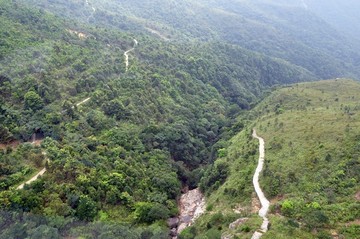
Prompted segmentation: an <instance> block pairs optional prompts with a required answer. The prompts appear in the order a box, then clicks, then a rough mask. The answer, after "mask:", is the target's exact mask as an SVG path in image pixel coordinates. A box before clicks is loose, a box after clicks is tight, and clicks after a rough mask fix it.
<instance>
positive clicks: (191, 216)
mask: <svg viewBox="0 0 360 239" xmlns="http://www.w3.org/2000/svg"><path fill="white" fill-rule="evenodd" d="M204 212H205V197H204V195H203V194H202V192H201V191H200V189H198V188H196V189H193V190H189V191H187V192H186V193H184V194H182V195H181V197H180V200H179V216H178V217H174V218H170V219H169V220H168V225H169V227H170V228H171V236H172V238H173V239H177V236H178V234H180V233H181V232H182V231H183V230H184V229H185V228H187V227H189V226H191V225H192V224H193V223H194V222H195V220H196V219H197V218H198V217H199V216H201V215H202V214H203V213H204Z"/></svg>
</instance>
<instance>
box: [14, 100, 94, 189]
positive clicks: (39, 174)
mask: <svg viewBox="0 0 360 239" xmlns="http://www.w3.org/2000/svg"><path fill="white" fill-rule="evenodd" d="M90 99H91V97H88V98H86V99H85V100H83V101H80V102H79V103H77V104H76V106H79V105H82V104H84V103H86V102H88V101H89V100H90ZM72 108H74V106H73V107H72ZM41 141H42V140H36V138H35V139H33V140H32V142H31V144H33V145H37V146H40V144H41ZM42 154H43V155H44V156H45V160H46V161H47V162H48V163H49V162H50V160H49V158H48V157H47V156H46V152H45V151H42ZM45 172H46V168H45V167H44V168H43V169H41V170H40V172H38V173H37V174H36V175H35V176H34V177H32V178H30V179H29V180H28V181H26V182H24V183H22V184H21V185H20V186H18V187H17V188H16V189H17V190H19V189H23V188H24V186H25V185H26V184H30V183H32V182H34V181H35V180H37V179H38V178H39V177H40V176H42V175H43V174H44V173H45Z"/></svg>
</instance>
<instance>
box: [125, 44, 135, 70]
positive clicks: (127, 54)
mask: <svg viewBox="0 0 360 239" xmlns="http://www.w3.org/2000/svg"><path fill="white" fill-rule="evenodd" d="M137 44H138V41H137V40H136V39H134V47H133V48H131V49H129V50H127V51H125V52H124V56H125V72H127V71H128V70H129V53H130V52H131V51H133V50H135V47H136V46H137Z"/></svg>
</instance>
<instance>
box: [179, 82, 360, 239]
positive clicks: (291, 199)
mask: <svg viewBox="0 0 360 239" xmlns="http://www.w3.org/2000/svg"><path fill="white" fill-rule="evenodd" d="M359 90H360V84H359V83H358V82H354V81H351V80H344V79H341V80H340V79H339V80H329V81H320V82H314V83H302V84H295V85H291V86H289V87H285V88H282V89H279V90H277V91H275V92H274V93H272V94H271V95H270V96H269V97H267V98H266V99H265V100H264V101H263V102H261V103H260V104H259V105H257V106H256V107H255V108H254V110H252V111H251V113H250V114H249V115H248V116H247V117H246V119H243V121H247V120H249V121H250V122H249V124H248V127H247V128H246V129H245V130H244V131H242V132H241V133H239V134H237V135H236V136H235V137H234V138H232V139H231V140H230V141H229V145H228V147H226V148H225V149H224V153H223V157H222V158H219V159H218V160H217V161H216V162H215V167H217V168H229V169H230V170H229V172H228V175H227V179H226V180H223V179H221V175H218V176H217V178H215V177H214V176H213V175H214V174H213V175H212V176H211V175H210V176H208V177H204V178H203V181H202V182H201V184H200V185H202V187H203V189H204V190H205V192H207V194H208V195H209V200H208V213H206V214H205V215H204V216H203V217H202V218H201V220H200V221H199V223H198V224H197V225H196V226H195V227H192V228H189V229H187V231H186V235H187V236H188V237H185V238H192V237H194V236H195V235H196V234H198V235H204V234H206V235H210V234H214V233H215V234H216V233H217V234H218V235H221V234H222V235H236V236H237V238H250V237H251V235H252V233H253V232H254V231H255V230H256V229H257V228H259V227H260V224H261V221H260V218H259V217H258V216H257V215H254V213H255V212H257V209H256V208H257V207H258V206H259V205H258V202H257V199H256V196H255V195H254V193H253V187H252V183H251V182H252V175H253V173H254V171H255V167H256V158H257V155H258V151H257V147H256V146H257V141H256V140H255V139H254V138H252V137H251V131H252V128H255V129H256V130H257V133H258V135H261V137H263V138H264V140H265V152H266V153H265V165H264V169H263V172H262V175H261V178H260V184H261V186H262V188H263V190H264V192H265V194H266V197H267V198H268V199H269V200H270V202H271V209H270V214H269V215H268V217H269V220H270V222H271V227H270V230H269V231H268V232H267V233H265V234H264V235H263V236H262V238H279V239H280V238H304V239H305V238H306V239H308V238H333V237H334V236H336V237H339V238H358V235H359V230H360V227H359V225H358V220H359V218H360V215H359V212H360V210H359V209H360V201H359V200H360V198H359V193H360V187H359V180H360V178H359V173H358V172H359V170H360V160H359V129H360V120H359V109H360V105H359V100H360V99H359V94H358V92H359ZM215 175H216V174H215ZM208 180H212V182H215V181H216V180H219V181H220V180H222V182H224V181H225V183H224V184H223V185H222V186H220V187H219V184H217V183H215V184H209V183H208V182H209V181H208ZM215 185H217V186H215ZM218 187H219V188H218ZM238 218H244V219H243V223H240V224H239V225H238V226H237V227H233V228H231V229H228V225H229V224H230V223H231V222H234V221H235V220H236V219H238ZM208 225H211V226H210V227H209V226H208ZM214 228H217V230H215V229H214Z"/></svg>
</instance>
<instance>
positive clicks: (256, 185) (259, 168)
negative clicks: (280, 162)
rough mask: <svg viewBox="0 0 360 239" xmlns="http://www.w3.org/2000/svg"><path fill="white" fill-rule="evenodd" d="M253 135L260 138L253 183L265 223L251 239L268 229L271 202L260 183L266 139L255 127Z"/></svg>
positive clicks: (256, 238)
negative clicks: (257, 132) (260, 135)
mask: <svg viewBox="0 0 360 239" xmlns="http://www.w3.org/2000/svg"><path fill="white" fill-rule="evenodd" d="M252 136H253V137H254V138H255V139H258V140H259V162H258V166H257V167H256V170H255V174H254V177H253V185H254V188H255V191H256V194H257V196H258V198H259V200H260V203H261V209H260V210H259V216H260V217H262V218H263V223H262V225H261V228H260V229H258V230H257V231H256V232H255V233H254V234H253V236H252V237H251V239H259V238H260V237H261V236H262V235H263V234H264V233H266V232H267V230H268V226H269V219H268V218H267V217H266V214H267V212H268V210H269V206H270V202H269V200H267V198H266V197H265V195H264V193H263V191H262V190H261V188H260V184H259V175H260V173H261V171H262V169H263V166H264V160H265V141H264V139H263V138H261V137H259V136H258V135H257V134H256V130H255V129H254V130H253V134H252Z"/></svg>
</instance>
